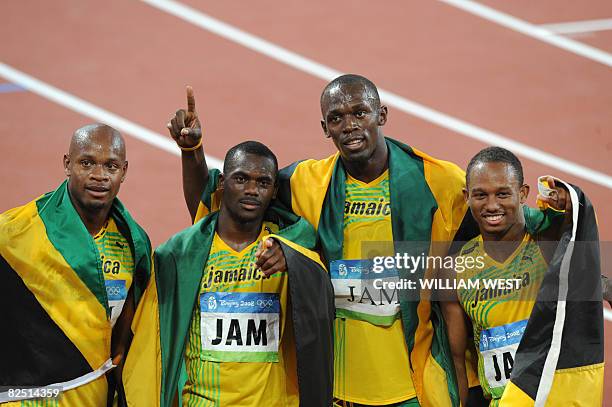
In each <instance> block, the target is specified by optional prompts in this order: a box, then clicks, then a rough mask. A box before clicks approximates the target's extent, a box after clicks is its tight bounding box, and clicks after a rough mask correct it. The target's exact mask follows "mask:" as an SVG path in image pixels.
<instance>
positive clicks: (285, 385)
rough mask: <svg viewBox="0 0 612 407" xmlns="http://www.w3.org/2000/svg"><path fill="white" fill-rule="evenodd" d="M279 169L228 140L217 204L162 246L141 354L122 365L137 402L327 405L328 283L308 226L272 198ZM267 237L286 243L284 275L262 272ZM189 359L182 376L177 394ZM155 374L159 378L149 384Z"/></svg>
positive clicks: (141, 318)
mask: <svg viewBox="0 0 612 407" xmlns="http://www.w3.org/2000/svg"><path fill="white" fill-rule="evenodd" d="M277 174H278V164H277V161H276V157H275V156H274V154H273V153H272V152H271V151H270V150H269V149H268V148H267V147H266V146H264V145H263V144H261V143H258V142H254V141H247V142H244V143H241V144H239V145H237V146H235V147H233V148H232V149H230V150H229V151H228V153H227V155H226V157H225V163H224V168H223V174H222V175H220V174H217V171H216V170H214V172H213V176H214V178H215V179H218V182H219V184H218V187H219V190H220V191H222V192H223V198H222V204H221V209H220V210H219V211H217V212H213V213H210V214H208V215H207V216H205V217H204V218H203V219H202V220H201V221H199V222H197V223H196V224H195V225H193V226H192V227H190V228H188V229H186V230H184V231H183V232H181V233H179V234H177V235H176V236H174V237H173V238H171V239H170V240H169V241H168V242H166V243H164V244H163V245H161V246H160V247H159V248H158V249H157V250H156V252H155V278H154V279H152V282H151V286H150V287H149V288H148V289H147V293H146V294H145V298H144V300H143V303H142V308H141V309H139V310H138V313H137V315H138V316H137V318H138V319H137V320H138V323H137V324H136V333H135V339H134V343H133V345H132V346H133V348H132V349H139V352H136V353H134V352H133V353H131V354H130V355H129V356H128V360H127V364H126V369H125V382H126V389H127V394H128V401H129V402H130V403H131V404H130V405H134V406H136V407H138V406H143V407H146V406H152V405H156V406H159V405H161V406H170V405H171V404H172V402H173V400H174V398H175V397H181V398H182V402H183V405H184V406H200V405H215V406H243V407H247V406H248V407H257V406H271V407H272V406H277V407H287V406H295V407H297V406H298V405H301V406H313V407H319V406H320V407H327V406H329V404H330V403H331V397H332V365H333V360H332V323H333V318H334V312H333V294H332V287H331V284H330V282H329V279H328V278H327V274H326V271H325V269H324V268H323V267H322V265H321V263H320V260H319V258H318V255H316V254H315V253H314V252H311V251H309V250H307V249H306V247H312V246H313V245H314V243H315V234H314V230H313V229H312V226H311V225H309V224H308V222H306V221H304V220H303V219H300V218H298V217H296V216H295V215H293V214H290V213H288V212H286V211H283V210H281V209H278V208H275V207H271V206H270V202H271V201H272V199H273V198H274V197H275V195H276V191H277ZM217 175H219V176H218V177H217ZM264 240H274V241H275V242H276V244H277V245H278V247H279V248H280V250H282V251H281V254H282V263H283V267H282V272H277V273H273V274H272V275H270V276H266V275H265V274H264V273H263V272H262V270H261V269H260V268H259V267H258V265H257V261H258V257H260V256H262V255H263V254H262V250H263V249H260V248H259V247H260V245H261V244H262V242H263V241H264ZM274 262H275V263H276V261H274ZM157 304H159V307H158V306H157ZM156 315H159V319H156V318H153V319H151V317H154V316H156ZM156 338H159V340H158V342H155V340H156ZM148 341H153V344H152V345H151V344H150V342H148ZM141 349H142V352H141V351H140V350H141ZM158 349H159V350H158ZM147 351H149V352H147ZM160 354H161V355H162V357H161V360H159V359H158V356H157V355H160ZM183 360H184V361H185V366H186V371H187V380H186V383H185V384H184V386H182V387H180V388H179V389H178V395H177V385H178V383H179V374H180V367H181V363H182V362H183ZM155 361H158V363H156V362H155ZM298 371H299V372H300V374H299V375H298ZM151 375H153V376H151ZM143 377H150V380H149V381H144V382H143V381H142V380H143ZM149 383H150V384H155V383H159V384H160V386H159V387H156V386H154V385H153V386H151V387H150V388H151V391H143V390H142V385H143V384H146V385H148V384H149ZM132 384H133V385H132ZM139 384H140V385H139ZM131 389H134V391H133V392H132V391H131Z"/></svg>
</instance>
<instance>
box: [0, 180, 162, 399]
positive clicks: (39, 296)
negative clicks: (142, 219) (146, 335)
mask: <svg viewBox="0 0 612 407" xmlns="http://www.w3.org/2000/svg"><path fill="white" fill-rule="evenodd" d="M110 216H112V217H113V219H114V220H115V222H116V224H117V226H118V228H119V229H120V230H121V231H122V233H123V234H124V236H125V237H126V239H127V240H128V241H129V243H130V245H131V249H132V252H133V254H134V264H135V275H134V295H135V298H136V299H138V298H139V297H140V295H141V293H142V290H143V289H144V286H145V284H146V279H147V278H148V275H149V271H150V256H151V246H150V242H149V239H148V237H147V235H146V234H145V232H144V231H143V230H142V229H141V228H140V226H138V225H137V224H136V222H134V220H133V219H132V217H131V216H130V214H129V213H128V212H127V210H126V209H125V208H124V207H123V205H122V204H121V202H119V200H118V199H115V201H114V202H113V206H112V209H111V212H110ZM101 266H102V265H101V261H100V256H99V254H98V250H97V248H96V245H95V243H94V241H93V238H92V237H91V235H90V234H89V232H88V231H87V229H86V228H85V226H84V225H83V222H82V221H81V218H80V217H79V215H78V214H77V212H76V210H75V209H74V207H73V205H72V202H71V201H70V197H69V195H68V188H67V181H65V182H64V183H62V185H60V186H59V188H57V189H56V190H55V191H53V192H50V193H48V194H45V195H43V196H41V197H39V198H38V199H36V200H34V201H32V202H30V203H28V204H26V205H24V206H21V207H18V208H14V209H11V210H9V211H7V212H5V213H3V214H2V215H0V291H1V293H0V309H1V310H2V311H1V312H0V325H1V326H2V331H3V332H2V335H1V339H0V341H1V342H2V345H1V346H0V360H1V361H2V362H1V367H0V386H2V387H4V388H3V389H2V392H1V393H0V402H5V401H8V400H9V398H8V392H7V391H5V390H6V388H7V387H10V388H15V387H18V388H23V387H28V386H36V387H42V386H48V385H52V386H57V387H60V388H61V389H62V390H63V394H62V395H61V399H60V404H59V405H70V406H101V405H106V403H107V392H108V390H107V381H106V377H104V373H105V372H106V371H108V370H110V369H111V368H112V367H113V365H112V361H111V359H110V358H111V356H114V355H113V354H112V349H111V335H112V331H111V323H110V320H109V316H110V309H109V305H108V298H107V292H106V288H105V283H104V277H103V275H102V267H101ZM13 400H14V399H13Z"/></svg>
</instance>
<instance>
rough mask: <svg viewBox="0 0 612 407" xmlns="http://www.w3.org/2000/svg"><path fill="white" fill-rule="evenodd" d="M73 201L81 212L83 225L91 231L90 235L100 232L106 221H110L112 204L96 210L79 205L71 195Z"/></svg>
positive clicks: (78, 211) (74, 205)
mask: <svg viewBox="0 0 612 407" xmlns="http://www.w3.org/2000/svg"><path fill="white" fill-rule="evenodd" d="M70 200H71V201H72V206H73V207H74V209H75V210H76V211H77V213H78V214H79V217H80V218H81V221H82V222H83V225H85V228H86V229H87V231H88V232H89V234H90V235H92V236H95V235H97V234H98V232H100V230H101V229H102V228H103V227H104V225H105V224H106V222H107V221H108V217H109V214H110V209H111V208H110V206H109V207H108V208H107V207H103V208H100V209H96V210H88V209H85V208H82V207H81V206H79V204H78V203H77V202H75V201H74V200H73V199H72V197H70Z"/></svg>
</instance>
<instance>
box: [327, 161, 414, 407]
mask: <svg viewBox="0 0 612 407" xmlns="http://www.w3.org/2000/svg"><path fill="white" fill-rule="evenodd" d="M345 188H346V199H345V203H344V243H343V247H342V254H343V259H342V260H336V261H333V262H332V263H331V264H330V275H331V277H332V282H333V285H334V290H335V294H336V298H335V303H336V320H335V327H334V328H335V335H334V336H335V337H334V345H335V346H334V348H335V349H334V351H335V352H334V359H335V361H334V371H335V377H334V396H335V397H337V398H339V399H341V400H345V401H350V402H354V403H361V404H369V405H384V404H392V403H396V402H400V401H404V400H407V399H410V398H412V397H415V395H416V392H415V389H414V385H413V383H412V376H411V373H410V362H409V359H408V349H407V346H406V341H405V339H404V331H403V327H402V321H401V319H400V308H399V298H398V297H397V292H395V293H382V290H377V289H373V286H372V281H373V279H374V278H384V277H386V276H383V275H380V274H376V275H374V274H372V273H369V272H367V268H368V267H362V266H361V265H368V264H369V263H368V262H369V261H370V260H371V259H372V258H374V257H375V256H393V255H394V249H393V233H392V229H391V205H390V194H389V172H388V171H385V172H384V173H383V174H382V175H381V176H380V177H378V178H377V179H375V180H374V181H372V182H370V183H364V182H361V181H359V180H357V179H354V178H352V177H351V176H350V175H348V174H347V181H346V184H345ZM367 242H370V243H372V244H371V245H368V243H367ZM373 242H375V243H373ZM364 243H365V244H364ZM384 294H388V297H387V296H385V295H384Z"/></svg>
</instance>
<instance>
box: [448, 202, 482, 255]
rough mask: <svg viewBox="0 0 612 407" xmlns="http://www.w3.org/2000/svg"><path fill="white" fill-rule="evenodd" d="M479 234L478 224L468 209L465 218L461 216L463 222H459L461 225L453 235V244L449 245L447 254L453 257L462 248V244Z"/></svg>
mask: <svg viewBox="0 0 612 407" xmlns="http://www.w3.org/2000/svg"><path fill="white" fill-rule="evenodd" d="M479 234H480V229H479V228H478V223H476V220H475V219H474V217H473V216H472V211H470V209H469V208H468V210H467V212H466V213H465V216H463V220H462V221H461V225H460V226H459V229H458V230H457V232H456V233H455V236H454V238H453V242H452V243H451V246H450V248H449V249H448V254H449V255H453V254H455V253H458V252H459V250H461V248H462V247H463V245H464V244H466V243H467V242H469V241H470V240H472V239H473V238H475V237H476V236H478V235H479Z"/></svg>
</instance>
